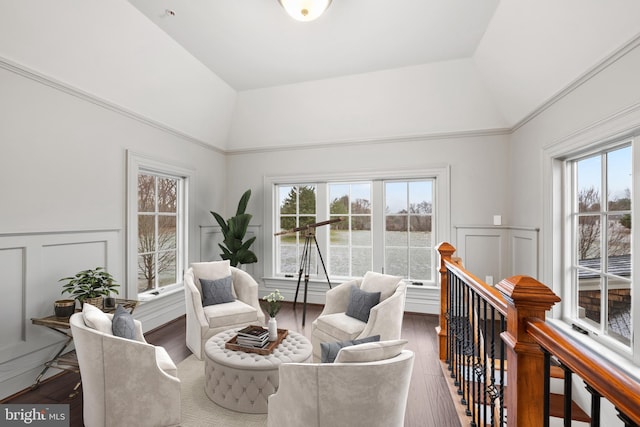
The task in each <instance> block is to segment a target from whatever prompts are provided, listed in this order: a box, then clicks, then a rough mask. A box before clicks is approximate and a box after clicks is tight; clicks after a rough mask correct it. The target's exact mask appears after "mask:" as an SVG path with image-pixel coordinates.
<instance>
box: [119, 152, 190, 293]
mask: <svg viewBox="0 0 640 427" xmlns="http://www.w3.org/2000/svg"><path fill="white" fill-rule="evenodd" d="M128 163H129V164H128V203H127V205H128V208H127V209H128V227H127V230H128V233H127V242H128V255H127V282H128V286H127V292H128V295H129V296H131V295H133V296H136V295H137V297H138V298H140V299H145V298H146V297H153V296H155V295H158V294H161V293H163V292H165V291H167V290H170V289H172V288H174V287H178V286H180V285H181V284H182V276H183V274H184V266H185V265H186V263H187V259H188V254H187V247H188V245H187V234H188V233H187V230H188V228H187V223H188V221H187V219H188V199H189V197H188V194H189V193H188V192H189V185H188V184H189V180H190V176H191V171H189V170H187V169H183V168H180V167H177V166H175V165H171V164H168V163H164V162H160V161H158V160H154V159H151V158H148V157H146V156H143V155H140V154H134V153H131V152H129V153H128Z"/></svg>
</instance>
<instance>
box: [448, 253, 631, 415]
mask: <svg viewBox="0 0 640 427" xmlns="http://www.w3.org/2000/svg"><path fill="white" fill-rule="evenodd" d="M438 252H439V253H440V322H439V327H438V343H439V355H440V360H442V361H444V362H446V364H447V366H448V369H449V371H450V374H451V377H452V378H453V380H454V385H455V386H456V387H457V392H458V395H459V396H460V402H461V403H462V404H463V405H464V406H465V409H466V414H467V416H469V417H470V418H471V423H470V424H471V426H472V427H477V426H480V425H483V426H503V425H506V426H508V427H540V426H545V427H546V426H548V425H549V396H550V393H549V388H550V387H549V381H550V380H549V377H550V366H551V360H552V358H553V360H554V361H557V362H559V363H560V366H561V367H562V369H563V370H564V372H565V396H564V397H565V399H564V403H565V405H564V425H565V426H570V425H571V418H572V417H571V386H572V375H573V374H574V373H575V374H576V375H578V376H579V377H580V378H581V379H582V380H583V381H584V382H585V384H586V388H587V390H588V391H589V392H590V393H591V396H592V399H591V425H592V426H593V427H597V426H599V425H600V401H601V399H602V398H605V399H607V400H609V401H610V402H611V403H612V404H613V405H614V406H615V407H616V409H617V411H618V417H619V418H620V419H621V420H622V421H623V422H624V424H625V426H627V427H638V426H640V383H639V382H638V380H637V379H636V378H633V377H631V376H629V375H628V374H627V373H625V372H624V371H622V370H620V369H619V368H617V367H616V366H615V365H613V364H612V363H611V362H610V361H608V360H606V359H604V358H603V357H602V356H601V355H600V354H598V353H597V352H595V351H593V350H592V349H590V348H589V347H587V346H585V345H584V344H582V343H580V342H578V341H576V340H574V339H572V338H570V337H569V336H567V335H566V334H562V333H561V332H560V331H559V330H557V329H556V328H554V327H553V326H552V325H550V324H549V323H547V322H545V313H546V312H547V311H548V310H550V309H551V307H553V305H554V304H556V303H557V302H559V301H560V298H559V297H558V296H557V295H555V294H554V293H553V291H551V289H549V288H548V287H547V286H545V285H544V284H542V283H540V282H538V281H537V280H535V279H533V278H531V277H526V276H514V277H510V278H508V279H504V280H502V281H500V283H498V284H497V285H496V286H491V285H488V284H486V283H485V282H483V281H482V280H480V279H478V278H477V277H475V276H474V275H473V274H471V273H470V272H468V271H467V270H465V269H464V267H463V266H462V263H461V261H460V259H458V258H454V257H453V254H454V253H455V248H454V247H453V246H451V245H450V244H449V243H442V244H440V245H439V247H438ZM498 336H499V337H500V339H499V338H498ZM505 409H506V410H505Z"/></svg>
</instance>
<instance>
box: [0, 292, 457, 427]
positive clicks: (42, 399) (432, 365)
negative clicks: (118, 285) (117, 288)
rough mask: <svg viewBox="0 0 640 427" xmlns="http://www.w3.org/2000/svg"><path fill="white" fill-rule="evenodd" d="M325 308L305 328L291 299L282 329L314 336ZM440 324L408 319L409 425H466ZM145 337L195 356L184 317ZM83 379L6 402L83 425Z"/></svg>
mask: <svg viewBox="0 0 640 427" xmlns="http://www.w3.org/2000/svg"><path fill="white" fill-rule="evenodd" d="M321 310H322V306H319V305H308V306H307V313H306V322H305V323H306V324H305V326H304V327H303V326H302V306H301V304H298V306H297V310H293V307H292V305H291V304H289V303H285V304H284V305H283V307H282V310H280V313H279V314H278V327H280V328H286V329H292V330H296V331H298V332H300V333H302V334H304V335H306V336H307V337H308V338H310V337H311V323H312V322H313V320H314V319H315V318H316V317H317V316H318V314H320V311H321ZM437 324H438V318H437V317H436V316H432V315H423V314H411V313H408V314H405V317H404V322H403V327H402V337H403V338H405V339H407V340H408V341H409V344H408V346H407V348H408V349H410V350H412V351H413V352H414V353H415V355H416V357H415V362H414V366H413V376H412V379H411V389H410V392H409V401H408V403H407V412H406V417H405V426H407V427H460V422H459V421H458V416H457V414H456V410H455V407H454V405H453V402H452V400H451V396H450V394H449V390H448V388H447V383H446V382H445V379H444V377H443V375H442V371H441V368H440V364H439V361H438V350H437V340H436V334H435V327H436V326H437ZM145 337H146V339H147V341H148V342H150V343H152V344H155V345H162V346H164V347H165V348H166V349H167V352H168V353H169V354H170V355H171V357H172V358H173V360H174V361H175V362H176V364H178V363H180V362H181V361H182V360H184V359H185V358H187V357H188V356H189V355H190V354H191V352H190V351H189V350H188V349H187V347H186V345H185V319H184V317H181V318H179V319H176V320H175V321H173V322H171V323H169V324H167V325H164V326H162V327H160V328H158V329H156V330H154V331H151V332H149V333H147V334H146V335H145ZM79 378H80V377H79V375H78V374H74V373H64V374H62V375H58V376H56V377H55V378H54V379H51V380H48V381H46V382H45V383H43V384H42V385H41V386H40V387H39V388H38V389H36V390H25V391H24V392H22V393H19V394H17V395H15V396H12V397H11V398H8V399H5V400H4V401H2V403H68V404H69V405H70V411H71V422H70V425H71V427H81V426H82V393H80V394H79V395H77V396H76V397H74V398H69V393H70V392H71V391H72V390H73V387H74V386H75V384H76V383H77V381H78V380H79ZM130 427H135V426H130ZM301 427H304V426H301ZM390 427H391V426H390Z"/></svg>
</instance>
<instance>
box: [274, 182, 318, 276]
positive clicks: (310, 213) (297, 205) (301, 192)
mask: <svg viewBox="0 0 640 427" xmlns="http://www.w3.org/2000/svg"><path fill="white" fill-rule="evenodd" d="M278 200H279V212H278V218H279V223H280V230H281V231H285V230H292V229H294V228H298V227H304V226H306V225H309V224H314V223H316V222H318V221H317V219H316V218H317V216H316V186H315V185H312V184H307V185H283V186H279V187H278ZM304 239H305V236H304V233H303V232H299V233H290V234H284V235H280V236H278V239H277V243H276V244H277V247H278V260H279V263H278V272H279V273H282V274H295V273H298V271H299V268H300V265H299V260H300V257H301V253H302V249H303V246H304ZM310 255H311V256H310V261H311V267H310V271H315V270H316V265H317V260H316V258H317V255H316V251H311V254H310Z"/></svg>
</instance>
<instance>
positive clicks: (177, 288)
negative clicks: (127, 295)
mask: <svg viewBox="0 0 640 427" xmlns="http://www.w3.org/2000/svg"><path fill="white" fill-rule="evenodd" d="M179 292H184V285H183V284H182V283H176V284H175V285H170V286H165V287H163V288H160V289H157V290H155V291H152V292H145V293H143V294H138V301H140V302H141V303H146V302H150V301H156V300H159V299H162V298H166V297H168V296H170V295H174V294H177V293H179Z"/></svg>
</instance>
